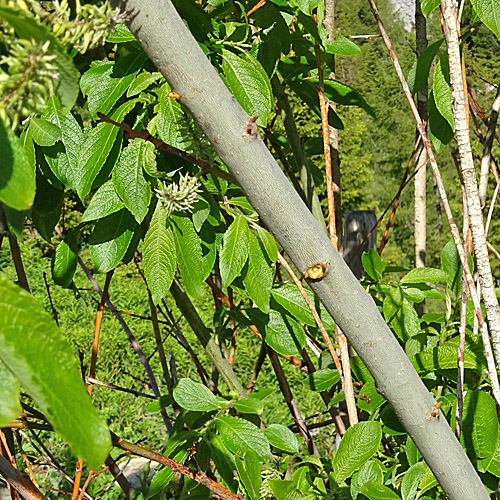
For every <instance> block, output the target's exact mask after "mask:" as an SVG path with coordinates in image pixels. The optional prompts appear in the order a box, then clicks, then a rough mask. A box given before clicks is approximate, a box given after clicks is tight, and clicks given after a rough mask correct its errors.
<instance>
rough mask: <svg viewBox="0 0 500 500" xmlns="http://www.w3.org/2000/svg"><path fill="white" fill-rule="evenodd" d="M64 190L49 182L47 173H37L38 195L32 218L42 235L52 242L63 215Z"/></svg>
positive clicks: (32, 210) (34, 203)
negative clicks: (55, 228)
mask: <svg viewBox="0 0 500 500" xmlns="http://www.w3.org/2000/svg"><path fill="white" fill-rule="evenodd" d="M63 201H64V191H62V190H60V189H57V188H55V187H54V186H52V184H49V183H48V182H47V177H46V176H45V175H40V174H39V175H37V178H36V195H35V201H34V202H33V207H32V209H31V220H32V221H33V224H34V225H35V227H36V229H37V231H38V232H39V233H40V236H42V238H44V239H45V240H46V241H48V242H49V243H50V240H51V238H52V232H53V231H54V227H55V225H56V224H57V222H58V220H59V217H60V215H61V210H62V204H63Z"/></svg>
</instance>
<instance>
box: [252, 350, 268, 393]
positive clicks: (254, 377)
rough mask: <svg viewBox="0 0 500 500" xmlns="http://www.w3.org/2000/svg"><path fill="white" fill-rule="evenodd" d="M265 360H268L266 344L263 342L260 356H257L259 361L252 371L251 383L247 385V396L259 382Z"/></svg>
mask: <svg viewBox="0 0 500 500" xmlns="http://www.w3.org/2000/svg"><path fill="white" fill-rule="evenodd" d="M265 360H266V343H265V342H262V344H261V346H260V352H259V355H258V356H257V361H256V362H255V366H254V368H253V371H252V376H251V377H250V381H249V382H248V384H247V394H250V393H251V392H252V391H253V388H254V386H255V384H256V382H257V378H258V376H259V373H260V370H261V368H262V365H263V364H264V361H265Z"/></svg>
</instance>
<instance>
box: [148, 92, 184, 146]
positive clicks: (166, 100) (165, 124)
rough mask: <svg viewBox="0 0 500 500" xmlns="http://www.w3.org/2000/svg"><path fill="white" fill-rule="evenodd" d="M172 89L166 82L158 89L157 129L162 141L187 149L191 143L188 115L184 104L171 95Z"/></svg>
mask: <svg viewBox="0 0 500 500" xmlns="http://www.w3.org/2000/svg"><path fill="white" fill-rule="evenodd" d="M170 90H171V88H170V85H169V84H168V83H165V84H164V85H162V87H161V89H159V91H158V106H156V108H155V109H156V112H157V115H156V121H155V123H156V129H157V131H158V135H159V136H160V139H161V140H162V141H164V142H166V143H167V144H170V145H171V146H173V147H175V148H179V149H182V150H183V151H185V150H188V149H189V148H190V144H191V138H190V136H189V134H190V131H189V129H188V126H187V125H188V124H187V117H186V115H185V114H184V110H183V109H182V106H181V105H180V104H179V103H178V102H177V101H176V100H175V99H174V98H173V97H169V93H170Z"/></svg>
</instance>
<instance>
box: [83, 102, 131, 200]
mask: <svg viewBox="0 0 500 500" xmlns="http://www.w3.org/2000/svg"><path fill="white" fill-rule="evenodd" d="M136 103H137V99H132V100H130V101H127V102H125V103H124V104H122V105H121V106H120V107H119V108H118V109H117V110H116V111H115V112H113V113H112V114H111V119H112V120H115V121H116V122H121V121H122V120H123V119H124V118H125V116H126V115H127V114H128V113H129V112H130V111H131V110H132V108H133V107H134V106H135V105H136ZM118 136H120V137H121V131H120V129H119V128H118V127H116V126H115V125H113V124H111V123H98V124H97V126H95V127H93V128H88V129H87V130H85V133H84V137H83V140H82V142H81V146H80V152H79V155H78V163H77V164H76V167H75V170H76V173H75V176H76V190H77V192H78V196H79V197H80V199H81V200H83V199H84V198H85V196H87V195H88V194H89V192H90V190H91V188H92V184H93V182H94V180H95V179H96V177H97V175H98V174H99V172H100V171H101V169H102V167H103V166H104V164H105V163H106V160H107V158H108V156H109V154H110V152H111V150H112V149H113V146H114V144H115V141H116V138H117V137H118Z"/></svg>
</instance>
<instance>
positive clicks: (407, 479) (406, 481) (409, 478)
mask: <svg viewBox="0 0 500 500" xmlns="http://www.w3.org/2000/svg"><path fill="white" fill-rule="evenodd" d="M428 469H429V467H428V466H427V464H426V463H425V462H418V463H416V464H414V465H412V466H411V467H410V468H409V469H408V470H407V471H406V472H405V475H404V476H403V480H402V481H401V496H402V498H403V500H414V499H415V497H416V496H417V489H418V485H419V484H420V480H421V479H422V477H423V475H424V474H425V473H426V472H427V470H428Z"/></svg>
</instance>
